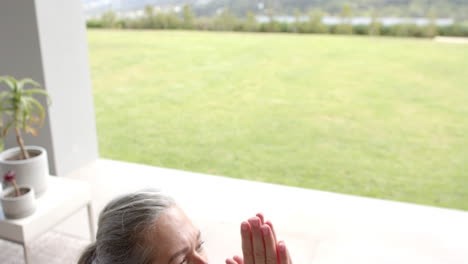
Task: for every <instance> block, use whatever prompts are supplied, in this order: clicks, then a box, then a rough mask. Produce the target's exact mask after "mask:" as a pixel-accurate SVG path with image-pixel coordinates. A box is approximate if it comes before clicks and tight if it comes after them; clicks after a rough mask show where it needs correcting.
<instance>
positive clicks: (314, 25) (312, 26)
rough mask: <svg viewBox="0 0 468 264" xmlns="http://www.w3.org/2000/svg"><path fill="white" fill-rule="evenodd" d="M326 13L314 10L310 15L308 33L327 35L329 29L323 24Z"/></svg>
mask: <svg viewBox="0 0 468 264" xmlns="http://www.w3.org/2000/svg"><path fill="white" fill-rule="evenodd" d="M323 16H324V13H323V11H322V10H321V9H314V10H312V11H311V12H310V13H309V23H308V30H307V32H310V33H327V32H328V28H327V26H326V25H325V24H323V21H322V20H323Z"/></svg>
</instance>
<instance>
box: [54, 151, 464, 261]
mask: <svg viewBox="0 0 468 264" xmlns="http://www.w3.org/2000/svg"><path fill="white" fill-rule="evenodd" d="M69 177H71V178H77V179H82V180H86V181H88V182H89V183H90V184H91V186H92V191H93V201H94V206H95V211H96V217H97V214H98V212H99V211H100V210H101V209H102V208H103V206H104V205H105V204H106V203H107V202H108V201H109V200H110V199H112V198H113V197H115V196H116V195H118V194H121V193H125V192H129V191H134V190H137V189H140V188H144V187H155V188H159V189H162V190H164V191H166V192H168V193H170V194H171V195H172V196H173V197H175V198H176V200H177V201H178V202H179V204H180V205H181V206H182V207H183V208H184V209H185V210H186V212H187V214H188V215H189V216H190V217H191V218H192V219H193V221H194V222H195V223H196V224H197V225H198V226H199V228H200V229H201V230H202V234H203V236H204V239H205V240H206V245H207V249H208V252H209V257H210V263H224V259H225V258H226V257H229V256H232V255H233V254H239V253H241V251H240V236H239V224H240V223H241V221H242V220H245V219H247V218H249V217H250V216H253V215H254V214H255V213H257V212H263V213H264V214H265V215H266V217H267V218H268V219H270V220H272V221H273V223H274V224H275V225H276V229H277V233H278V235H279V238H280V239H283V240H285V241H286V244H287V245H289V247H290V250H291V253H292V256H293V260H294V262H295V263H297V264H300V263H304V264H305V263H311V264H331V263H343V264H345V263H346V264H349V263H360V264H367V263H369V264H375V263H379V264H383V263H392V264H395V263H399V264H404V263H408V264H415V263H424V264H432V263H434V264H435V263H440V264H449V263H452V264H466V263H468V212H464V211H457V210H448V209H440V208H434V207H427V206H419V205H413V204H406V203H399V202H391V201H383V200H377V199H369V198H362V197H356V196H349V195H342V194H335V193H328V192H322V191H315V190H307V189H300V188H292V187H285V186H278V185H272V184H265V183H256V182H250V181H244V180H238V179H230V178H225V177H217V176H210V175H204V174H197V173H190V172H183V171H178V170H170V169H161V168H156V167H150V166H145V165H137V164H131V163H125V162H118V161H111V160H104V159H101V160H98V161H97V162H96V163H94V164H92V165H90V166H88V167H86V168H84V169H83V170H81V171H80V172H77V173H75V174H73V175H70V176H69ZM86 224H87V222H86V215H85V212H84V211H83V212H80V213H78V214H77V215H75V216H74V217H72V218H71V219H70V220H67V221H66V222H65V223H63V224H61V225H60V226H58V227H57V228H56V230H55V231H58V232H61V233H67V234H71V235H73V236H75V237H82V238H87V234H88V230H87V225H86ZM64 247H66V245H64Z"/></svg>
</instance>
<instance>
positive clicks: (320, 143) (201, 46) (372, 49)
mask: <svg viewBox="0 0 468 264" xmlns="http://www.w3.org/2000/svg"><path fill="white" fill-rule="evenodd" d="M88 39H89V50H90V60H91V71H92V80H93V88H94V100H95V106H96V115H97V127H98V135H99V147H100V153H101V155H102V156H103V157H105V158H111V159H117V160H126V161H131V162H137V163H145V164H150V165H155V166H161V167H169V168H177V169H182V170H189V171H196V172H203V173H209V174H216V175H225V176H229V177H236V178H244V179H250V180H255V181H265V182H272V183H279V184H286V185H292V186H299V187H305V188H313V189H319V190H327V191H333V192H340V193H348V194H356V195H363V196H370V197H378V198H384V199H392V200H399V201H408V202H414V203H421V204H428V205H435V206H441V207H451V208H459V209H464V210H468V45H459V44H458V45H457V44H442V43H434V42H432V41H430V40H417V39H393V38H369V37H345V36H313V35H307V36H306V35H282V34H237V33H208V32H203V33H202V32H179V31H172V32H171V31H162V32H161V31H89V32H88ZM181 184H183V183H181Z"/></svg>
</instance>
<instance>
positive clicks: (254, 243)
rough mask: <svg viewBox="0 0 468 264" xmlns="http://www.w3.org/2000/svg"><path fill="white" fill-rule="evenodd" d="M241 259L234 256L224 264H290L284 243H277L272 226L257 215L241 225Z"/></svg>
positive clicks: (261, 216)
mask: <svg viewBox="0 0 468 264" xmlns="http://www.w3.org/2000/svg"><path fill="white" fill-rule="evenodd" d="M241 236H242V252H243V258H242V257H239V256H234V257H233V258H231V259H227V260H226V264H292V261H291V257H290V255H289V251H288V249H287V247H286V244H285V243H284V241H278V240H277V238H276V233H275V230H274V228H273V224H272V223H271V222H270V221H266V222H265V218H264V217H263V215H262V214H257V215H256V216H255V217H252V218H250V219H249V220H248V221H246V222H242V224H241Z"/></svg>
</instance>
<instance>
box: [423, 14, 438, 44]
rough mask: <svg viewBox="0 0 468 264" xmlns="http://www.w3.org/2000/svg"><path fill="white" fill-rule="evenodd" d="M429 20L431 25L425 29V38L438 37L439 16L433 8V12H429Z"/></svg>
mask: <svg viewBox="0 0 468 264" xmlns="http://www.w3.org/2000/svg"><path fill="white" fill-rule="evenodd" d="M427 19H428V20H429V24H428V25H427V26H425V27H424V36H425V37H428V38H433V37H435V36H436V35H437V23H436V22H437V21H436V20H437V15H436V11H435V9H433V8H431V10H429V12H428V14H427Z"/></svg>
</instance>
